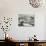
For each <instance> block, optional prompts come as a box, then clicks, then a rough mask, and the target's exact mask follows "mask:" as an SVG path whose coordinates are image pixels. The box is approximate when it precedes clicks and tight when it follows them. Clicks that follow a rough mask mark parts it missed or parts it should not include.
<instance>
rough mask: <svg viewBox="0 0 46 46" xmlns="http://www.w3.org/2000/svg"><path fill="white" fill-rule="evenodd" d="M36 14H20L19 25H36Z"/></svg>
mask: <svg viewBox="0 0 46 46" xmlns="http://www.w3.org/2000/svg"><path fill="white" fill-rule="evenodd" d="M34 21H35V16H34V15H25V14H19V15H18V26H25V27H28V26H34V25H35V24H34Z"/></svg>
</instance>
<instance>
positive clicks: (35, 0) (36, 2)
mask: <svg viewBox="0 0 46 46" xmlns="http://www.w3.org/2000/svg"><path fill="white" fill-rule="evenodd" d="M42 1H43V0H29V4H30V5H31V6H32V7H34V8H38V7H40V6H41V4H42Z"/></svg>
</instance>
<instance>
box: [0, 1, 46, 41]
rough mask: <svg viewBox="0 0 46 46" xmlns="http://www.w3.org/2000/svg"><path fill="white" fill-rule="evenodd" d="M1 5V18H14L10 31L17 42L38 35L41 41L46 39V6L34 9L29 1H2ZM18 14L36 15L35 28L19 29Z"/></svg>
mask: <svg viewBox="0 0 46 46" xmlns="http://www.w3.org/2000/svg"><path fill="white" fill-rule="evenodd" d="M0 4H1V5H0V16H2V17H3V16H6V17H7V16H8V17H13V22H12V26H11V29H10V31H8V33H10V34H11V35H12V36H13V37H16V39H17V40H27V39H29V37H32V36H33V35H34V34H36V35H37V38H38V39H39V40H44V39H45V34H46V33H45V28H44V27H45V15H46V13H45V12H46V8H44V7H45V6H44V5H43V7H40V8H33V7H31V6H30V5H29V2H28V0H16V1H15V0H0ZM18 14H35V26H34V27H18ZM44 33H45V34H44ZM1 38H2V36H1ZM1 38H0V39H1Z"/></svg>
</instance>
